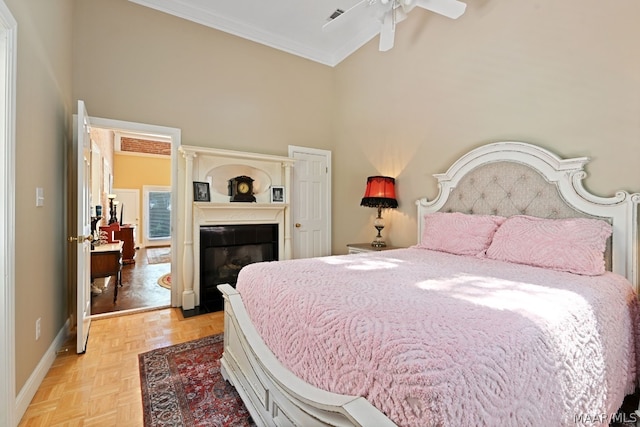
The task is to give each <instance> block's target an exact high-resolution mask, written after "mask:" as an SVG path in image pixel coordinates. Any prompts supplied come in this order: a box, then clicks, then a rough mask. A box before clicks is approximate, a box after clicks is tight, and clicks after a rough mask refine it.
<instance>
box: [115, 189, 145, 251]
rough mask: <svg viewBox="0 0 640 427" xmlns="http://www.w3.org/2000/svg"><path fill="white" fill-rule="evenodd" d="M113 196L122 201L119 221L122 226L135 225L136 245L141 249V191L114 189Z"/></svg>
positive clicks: (119, 206)
mask: <svg viewBox="0 0 640 427" xmlns="http://www.w3.org/2000/svg"><path fill="white" fill-rule="evenodd" d="M112 192H113V194H115V195H116V199H117V200H119V201H120V204H119V205H118V209H120V212H118V220H119V221H120V224H129V225H134V226H135V227H136V228H135V233H134V235H135V245H136V248H139V247H140V190H138V189H136V188H134V189H124V188H114V189H113V190H112Z"/></svg>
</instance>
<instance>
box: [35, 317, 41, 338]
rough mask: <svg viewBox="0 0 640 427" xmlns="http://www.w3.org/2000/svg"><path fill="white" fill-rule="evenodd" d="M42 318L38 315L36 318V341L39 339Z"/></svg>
mask: <svg viewBox="0 0 640 427" xmlns="http://www.w3.org/2000/svg"><path fill="white" fill-rule="evenodd" d="M41 320H42V318H40V317H38V320H36V341H37V340H39V339H40V321H41Z"/></svg>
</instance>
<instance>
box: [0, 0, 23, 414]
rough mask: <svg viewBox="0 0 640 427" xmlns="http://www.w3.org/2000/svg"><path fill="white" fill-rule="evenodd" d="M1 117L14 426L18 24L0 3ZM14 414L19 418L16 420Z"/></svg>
mask: <svg viewBox="0 0 640 427" xmlns="http://www.w3.org/2000/svg"><path fill="white" fill-rule="evenodd" d="M0 37H1V38H2V43H3V48H2V49H0V54H3V55H4V58H3V59H2V65H3V69H2V71H1V72H2V78H1V79H0V80H1V83H0V84H2V89H1V90H2V96H0V99H4V105H3V106H2V117H1V118H0V132H2V135H1V136H0V144H1V145H2V148H1V149H0V176H1V178H0V179H1V181H0V182H1V184H2V189H1V191H2V194H3V195H4V197H2V198H0V224H2V225H1V226H0V245H1V246H0V275H1V276H2V277H1V278H0V310H1V311H2V315H1V316H2V320H0V325H1V326H0V378H2V379H3V380H2V381H0V384H1V385H0V425H6V426H14V425H17V423H18V420H17V418H19V417H21V416H22V413H21V412H19V411H17V408H16V399H15V396H16V374H15V371H16V365H15V354H14V352H15V315H14V312H15V232H14V230H15V208H14V207H15V194H16V189H15V147H16V130H15V126H16V125H15V121H16V64H17V49H18V43H17V38H18V23H17V22H16V20H15V19H14V18H13V15H12V14H11V12H10V11H9V8H8V7H7V6H6V4H5V3H4V1H3V0H0ZM17 414H20V416H19V417H18V415H17Z"/></svg>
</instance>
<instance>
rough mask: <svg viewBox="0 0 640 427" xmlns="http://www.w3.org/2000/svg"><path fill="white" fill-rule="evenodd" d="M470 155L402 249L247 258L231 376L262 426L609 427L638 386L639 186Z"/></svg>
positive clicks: (498, 149) (231, 344)
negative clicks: (606, 189)
mask: <svg viewBox="0 0 640 427" xmlns="http://www.w3.org/2000/svg"><path fill="white" fill-rule="evenodd" d="M588 160H589V159H588V158H584V157H582V158H574V159H560V158H559V157H557V156H556V155H554V154H553V153H551V152H550V151H547V150H545V149H543V148H540V147H537V146H534V145H531V144H526V143H522V142H498V143H493V144H488V145H485V146H482V147H479V148H476V149H474V150H472V151H470V152H469V153H467V154H465V155H464V156H462V157H461V158H460V159H459V160H457V161H456V162H455V163H454V164H453V165H452V166H451V167H450V168H449V170H448V171H447V172H446V173H444V174H437V175H435V177H436V178H437V180H438V184H439V194H438V196H437V197H436V198H435V199H434V200H427V199H421V200H419V201H418V202H417V219H418V243H417V245H415V246H413V247H411V248H407V249H397V250H389V251H384V252H377V253H363V254H357V255H342V256H332V257H324V258H314V259H309V260H289V261H278V262H271V263H257V264H252V265H249V266H246V267H245V268H243V270H242V271H241V273H240V276H239V277H238V283H237V287H236V289H234V288H233V287H231V286H229V285H220V286H219V289H220V291H221V292H222V293H223V296H224V299H225V338H224V339H225V342H224V354H223V356H222V359H221V371H222V374H223V376H224V377H225V379H226V380H228V381H229V382H230V383H231V384H232V385H234V386H235V388H236V390H237V391H238V393H239V394H240V396H241V398H242V400H243V401H244V403H245V404H246V405H247V408H248V409H249V412H250V413H251V415H252V417H253V419H254V420H255V421H256V423H257V424H258V425H269V426H284V425H298V426H305V427H306V426H315V425H318V426H319V425H336V426H350V425H360V426H393V425H403V426H404V425H406V426H427V425H501V426H502V425H514V426H522V425H608V424H609V422H610V421H611V420H612V419H614V418H615V416H616V415H615V413H616V411H617V409H618V408H619V407H620V405H621V404H622V401H623V399H624V397H625V395H627V394H630V393H632V392H634V390H635V388H636V386H637V366H638V356H639V355H640V351H638V342H639V340H637V339H636V338H637V337H636V336H637V332H638V331H637V327H638V315H639V313H638V298H637V286H638V278H637V255H638V254H637V249H636V247H637V243H638V242H637V205H638V199H639V195H638V194H628V193H626V192H624V191H620V192H617V193H616V194H615V196H614V197H611V198H602V197H597V196H594V195H592V194H590V193H589V192H588V191H586V189H585V188H584V187H583V185H582V180H583V179H584V178H585V176H586V173H585V171H584V166H585V165H586V164H587V162H588Z"/></svg>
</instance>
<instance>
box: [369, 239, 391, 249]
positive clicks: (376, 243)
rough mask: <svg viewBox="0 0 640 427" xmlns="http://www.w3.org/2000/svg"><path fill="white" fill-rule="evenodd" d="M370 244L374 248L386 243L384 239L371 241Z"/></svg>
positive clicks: (383, 245) (381, 246)
mask: <svg viewBox="0 0 640 427" xmlns="http://www.w3.org/2000/svg"><path fill="white" fill-rule="evenodd" d="M371 246H373V247H374V248H384V247H385V246H387V244H386V243H385V241H384V240H374V241H373V242H371Z"/></svg>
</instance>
